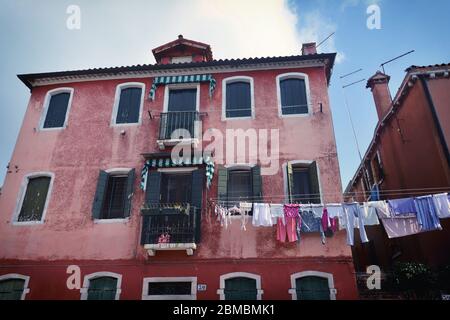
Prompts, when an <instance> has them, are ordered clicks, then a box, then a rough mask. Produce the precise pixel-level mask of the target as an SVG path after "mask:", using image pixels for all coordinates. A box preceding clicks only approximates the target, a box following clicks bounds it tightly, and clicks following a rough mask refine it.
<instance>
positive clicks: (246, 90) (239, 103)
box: [222, 76, 255, 119]
mask: <svg viewBox="0 0 450 320" xmlns="http://www.w3.org/2000/svg"><path fill="white" fill-rule="evenodd" d="M254 109H255V100H254V89H253V78H251V77H244V76H238V77H230V78H226V79H223V81H222V118H223V119H239V118H253V117H254V115H255V111H254Z"/></svg>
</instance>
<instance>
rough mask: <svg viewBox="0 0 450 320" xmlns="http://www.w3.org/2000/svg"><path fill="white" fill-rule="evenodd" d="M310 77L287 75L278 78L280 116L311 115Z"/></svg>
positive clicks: (301, 74) (296, 74)
mask: <svg viewBox="0 0 450 320" xmlns="http://www.w3.org/2000/svg"><path fill="white" fill-rule="evenodd" d="M308 79H309V78H308V75H307V74H304V73H285V74H282V75H279V76H277V79H276V81H277V95H278V112H279V115H280V116H290V115H307V114H309V113H310V106H311V103H310V90H309V80H308Z"/></svg>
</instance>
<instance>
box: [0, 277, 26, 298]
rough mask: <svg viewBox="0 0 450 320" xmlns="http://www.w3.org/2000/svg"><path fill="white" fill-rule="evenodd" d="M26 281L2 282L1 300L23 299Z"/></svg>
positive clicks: (0, 284) (0, 286)
mask: <svg viewBox="0 0 450 320" xmlns="http://www.w3.org/2000/svg"><path fill="white" fill-rule="evenodd" d="M24 286H25V280H23V279H7V280H3V281H0V300H20V299H21V298H22V294H23V289H24Z"/></svg>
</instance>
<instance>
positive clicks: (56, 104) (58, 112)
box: [40, 88, 73, 130]
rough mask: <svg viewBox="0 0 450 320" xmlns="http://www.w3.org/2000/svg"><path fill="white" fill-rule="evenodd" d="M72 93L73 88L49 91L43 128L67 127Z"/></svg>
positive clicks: (42, 123)
mask: <svg viewBox="0 0 450 320" xmlns="http://www.w3.org/2000/svg"><path fill="white" fill-rule="evenodd" d="M72 95H73V89H72V88H58V89H54V90H51V91H49V92H48V93H47V95H46V97H45V102H44V111H43V117H42V119H41V125H40V128H41V130H45V129H47V130H48V129H58V128H64V127H66V125H67V118H68V117H67V115H68V113H69V109H70V105H71V103H72Z"/></svg>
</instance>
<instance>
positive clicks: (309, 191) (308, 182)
mask: <svg viewBox="0 0 450 320" xmlns="http://www.w3.org/2000/svg"><path fill="white" fill-rule="evenodd" d="M287 191H288V196H289V197H288V198H289V201H290V202H299V203H306V204H307V203H321V195H320V184H319V175H318V168H317V163H316V162H315V161H313V162H311V163H306V162H302V163H295V162H294V163H288V164H287Z"/></svg>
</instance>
